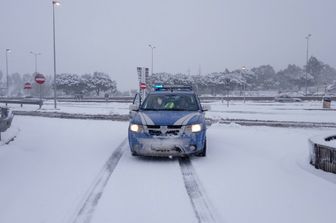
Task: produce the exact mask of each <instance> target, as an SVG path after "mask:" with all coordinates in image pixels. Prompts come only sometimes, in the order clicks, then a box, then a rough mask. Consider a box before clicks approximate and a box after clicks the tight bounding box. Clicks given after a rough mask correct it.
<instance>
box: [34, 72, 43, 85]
mask: <svg viewBox="0 0 336 223" xmlns="http://www.w3.org/2000/svg"><path fill="white" fill-rule="evenodd" d="M35 82H36V83H38V84H43V83H44V82H45V77H44V75H43V74H36V75H35Z"/></svg>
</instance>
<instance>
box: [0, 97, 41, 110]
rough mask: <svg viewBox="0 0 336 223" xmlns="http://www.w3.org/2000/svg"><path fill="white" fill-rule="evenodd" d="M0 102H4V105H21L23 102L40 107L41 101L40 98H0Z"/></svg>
mask: <svg viewBox="0 0 336 223" xmlns="http://www.w3.org/2000/svg"><path fill="white" fill-rule="evenodd" d="M0 103H4V104H5V105H6V106H7V105H8V104H20V105H21V107H22V106H23V105H24V104H29V105H38V106H39V107H40V108H42V105H43V101H42V100H34V99H21V100H19V99H0Z"/></svg>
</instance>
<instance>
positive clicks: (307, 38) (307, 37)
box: [305, 34, 312, 96]
mask: <svg viewBox="0 0 336 223" xmlns="http://www.w3.org/2000/svg"><path fill="white" fill-rule="evenodd" d="M311 36H312V35H311V34H308V36H306V40H307V55H306V56H307V58H306V82H305V85H306V96H307V94H308V83H307V82H308V62H309V61H308V60H309V58H308V50H309V38H310V37H311Z"/></svg>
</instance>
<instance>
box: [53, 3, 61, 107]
mask: <svg viewBox="0 0 336 223" xmlns="http://www.w3.org/2000/svg"><path fill="white" fill-rule="evenodd" d="M59 5H60V2H59V1H57V0H53V1H52V8H53V45H54V107H55V109H56V108H57V104H56V41H55V6H59Z"/></svg>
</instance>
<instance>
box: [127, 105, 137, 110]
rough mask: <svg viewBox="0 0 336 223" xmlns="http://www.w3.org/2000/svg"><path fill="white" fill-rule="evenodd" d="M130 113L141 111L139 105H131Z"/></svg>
mask: <svg viewBox="0 0 336 223" xmlns="http://www.w3.org/2000/svg"><path fill="white" fill-rule="evenodd" d="M129 110H130V111H138V110H139V105H135V104H131V105H130V106H129Z"/></svg>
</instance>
